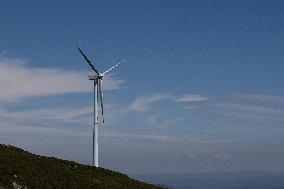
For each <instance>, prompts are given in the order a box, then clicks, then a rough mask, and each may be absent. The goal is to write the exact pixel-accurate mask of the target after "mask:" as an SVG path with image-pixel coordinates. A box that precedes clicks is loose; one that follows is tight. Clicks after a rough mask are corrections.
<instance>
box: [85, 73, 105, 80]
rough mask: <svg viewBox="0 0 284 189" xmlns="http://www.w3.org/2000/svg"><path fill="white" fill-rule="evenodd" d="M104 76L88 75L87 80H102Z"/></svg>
mask: <svg viewBox="0 0 284 189" xmlns="http://www.w3.org/2000/svg"><path fill="white" fill-rule="evenodd" d="M103 77H104V75H103V74H100V75H89V76H88V78H89V80H96V79H103Z"/></svg>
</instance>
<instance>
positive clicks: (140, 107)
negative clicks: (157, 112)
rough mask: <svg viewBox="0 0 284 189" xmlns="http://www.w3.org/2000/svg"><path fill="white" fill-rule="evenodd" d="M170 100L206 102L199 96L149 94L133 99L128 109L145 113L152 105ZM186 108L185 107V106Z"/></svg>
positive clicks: (203, 97) (204, 98)
mask: <svg viewBox="0 0 284 189" xmlns="http://www.w3.org/2000/svg"><path fill="white" fill-rule="evenodd" d="M164 100H171V101H173V102H177V103H187V102H200V101H205V100H208V98H207V97H205V96H201V95H181V96H179V95H170V94H163V93H157V94H151V95H146V96H140V97H138V98H137V99H135V100H134V101H133V102H132V103H131V104H130V106H129V109H130V110H132V111H136V112H147V111H149V110H150V109H151V106H152V104H154V103H156V102H159V101H164ZM186 107H187V106H186Z"/></svg>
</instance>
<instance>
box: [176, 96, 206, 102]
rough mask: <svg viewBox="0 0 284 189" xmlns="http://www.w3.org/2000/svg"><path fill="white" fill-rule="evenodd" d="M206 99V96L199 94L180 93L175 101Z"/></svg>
mask: <svg viewBox="0 0 284 189" xmlns="http://www.w3.org/2000/svg"><path fill="white" fill-rule="evenodd" d="M205 100H208V97H205V96H201V95H182V96H180V97H178V98H177V99H176V101H177V102H199V101H205Z"/></svg>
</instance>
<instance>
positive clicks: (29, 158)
mask: <svg viewBox="0 0 284 189" xmlns="http://www.w3.org/2000/svg"><path fill="white" fill-rule="evenodd" d="M13 183H14V185H15V184H16V185H20V186H21V187H22V188H23V189H24V188H25V187H27V189H30V188H62V189H63V188H71V189H72V188H78V189H79V188H80V189H84V188H88V189H91V188H96V189H107V188H111V189H118V188H121V189H127V188H131V189H136V188H137V189H140V188H141V189H144V188H145V189H159V188H162V187H158V186H154V185H151V184H147V183H143V182H140V181H137V180H134V179H131V178H129V177H128V176H127V175H124V174H121V173H118V172H114V171H111V170H107V169H103V168H96V167H92V166H87V165H81V164H78V163H75V162H72V161H66V160H60V159H57V158H53V157H45V156H39V155H34V154H31V153H29V152H27V151H24V150H22V149H19V148H16V147H13V146H7V145H1V144H0V188H1V187H4V188H7V189H9V188H14V186H13Z"/></svg>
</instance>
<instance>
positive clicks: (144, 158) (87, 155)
mask: <svg viewBox="0 0 284 189" xmlns="http://www.w3.org/2000/svg"><path fill="white" fill-rule="evenodd" d="M0 21H1V25H2V27H1V28H0V39H1V43H0V90H1V92H0V113H1V115H0V132H1V135H0V142H1V143H8V144H12V145H16V146H19V147H23V148H25V149H27V150H30V151H32V152H34V153H40V154H43V155H52V156H56V157H60V158H65V159H69V160H75V161H78V162H81V163H85V164H91V122H92V84H91V83H90V82H89V81H88V79H87V75H88V74H91V72H90V70H89V68H88V66H87V65H86V64H85V63H84V61H83V59H82V57H81V56H80V55H79V53H78V52H77V50H76V45H79V46H80V47H81V48H82V49H83V50H84V51H85V53H86V54H87V55H88V56H89V58H90V59H92V60H94V61H95V64H96V66H97V67H98V69H99V70H101V71H104V70H106V69H107V68H108V67H109V66H111V65H113V64H115V63H116V62H118V61H119V60H121V59H122V58H125V59H126V61H127V62H126V63H125V64H123V65H121V66H120V67H119V68H117V69H116V70H114V71H113V72H112V74H110V75H109V76H108V78H106V81H105V89H106V90H105V106H106V123H105V124H104V125H102V126H101V128H100V164H101V166H103V167H106V168H110V169H114V170H118V171H121V172H125V173H179V172H216V171H235V170H244V169H257V170H269V171H284V167H283V165H284V158H283V157H284V151H283V149H284V139H283V134H284V128H283V125H284V87H283V86H284V76H283V72H284V62H283V61H284V56H283V50H284V24H283V23H284V2H283V1H233V0H232V1H202V2H201V1H164V0H163V1H158V0H156V1H126V0H125V1H83V2H79V1H29V2H23V1H1V2H0Z"/></svg>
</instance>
